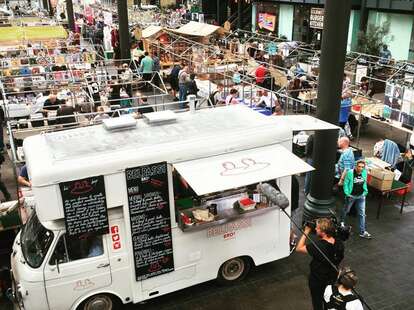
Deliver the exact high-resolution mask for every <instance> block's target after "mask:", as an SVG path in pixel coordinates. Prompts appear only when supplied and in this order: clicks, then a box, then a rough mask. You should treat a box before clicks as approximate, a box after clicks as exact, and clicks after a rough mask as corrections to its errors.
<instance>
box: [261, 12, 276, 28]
mask: <svg viewBox="0 0 414 310" xmlns="http://www.w3.org/2000/svg"><path fill="white" fill-rule="evenodd" d="M257 24H258V25H259V28H260V29H267V30H270V31H275V27H276V26H275V25H276V16H275V15H272V14H267V13H259V20H258V23H257Z"/></svg>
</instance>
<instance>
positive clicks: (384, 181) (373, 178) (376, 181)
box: [368, 168, 395, 191]
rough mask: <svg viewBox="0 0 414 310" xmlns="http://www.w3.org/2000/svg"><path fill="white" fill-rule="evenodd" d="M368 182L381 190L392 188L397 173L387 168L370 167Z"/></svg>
mask: <svg viewBox="0 0 414 310" xmlns="http://www.w3.org/2000/svg"><path fill="white" fill-rule="evenodd" d="M369 175H370V177H369V178H368V179H369V180H368V184H369V185H370V186H372V187H373V188H376V189H379V190H381V191H386V190H390V189H391V187H392V182H393V181H394V177H395V173H394V172H392V171H389V170H386V169H378V168H371V169H369Z"/></svg>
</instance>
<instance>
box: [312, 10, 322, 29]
mask: <svg viewBox="0 0 414 310" xmlns="http://www.w3.org/2000/svg"><path fill="white" fill-rule="evenodd" d="M323 16H324V9H321V8H311V13H310V23H309V27H310V28H314V29H323Z"/></svg>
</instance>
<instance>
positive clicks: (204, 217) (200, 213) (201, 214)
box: [193, 209, 214, 222]
mask: <svg viewBox="0 0 414 310" xmlns="http://www.w3.org/2000/svg"><path fill="white" fill-rule="evenodd" d="M193 216H194V218H195V219H196V220H197V221H198V222H211V221H213V220H214V214H212V213H210V212H209V210H208V209H196V210H193Z"/></svg>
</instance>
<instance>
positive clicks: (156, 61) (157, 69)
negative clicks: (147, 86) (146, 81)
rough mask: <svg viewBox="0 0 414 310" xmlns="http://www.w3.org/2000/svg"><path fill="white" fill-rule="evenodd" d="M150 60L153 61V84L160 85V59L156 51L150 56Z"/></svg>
mask: <svg viewBox="0 0 414 310" xmlns="http://www.w3.org/2000/svg"><path fill="white" fill-rule="evenodd" d="M152 60H153V61H154V65H153V68H152V71H153V72H154V84H155V85H156V86H158V87H159V86H160V79H161V76H160V71H161V61H160V58H159V56H158V54H157V53H155V54H154V55H153V56H152Z"/></svg>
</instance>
